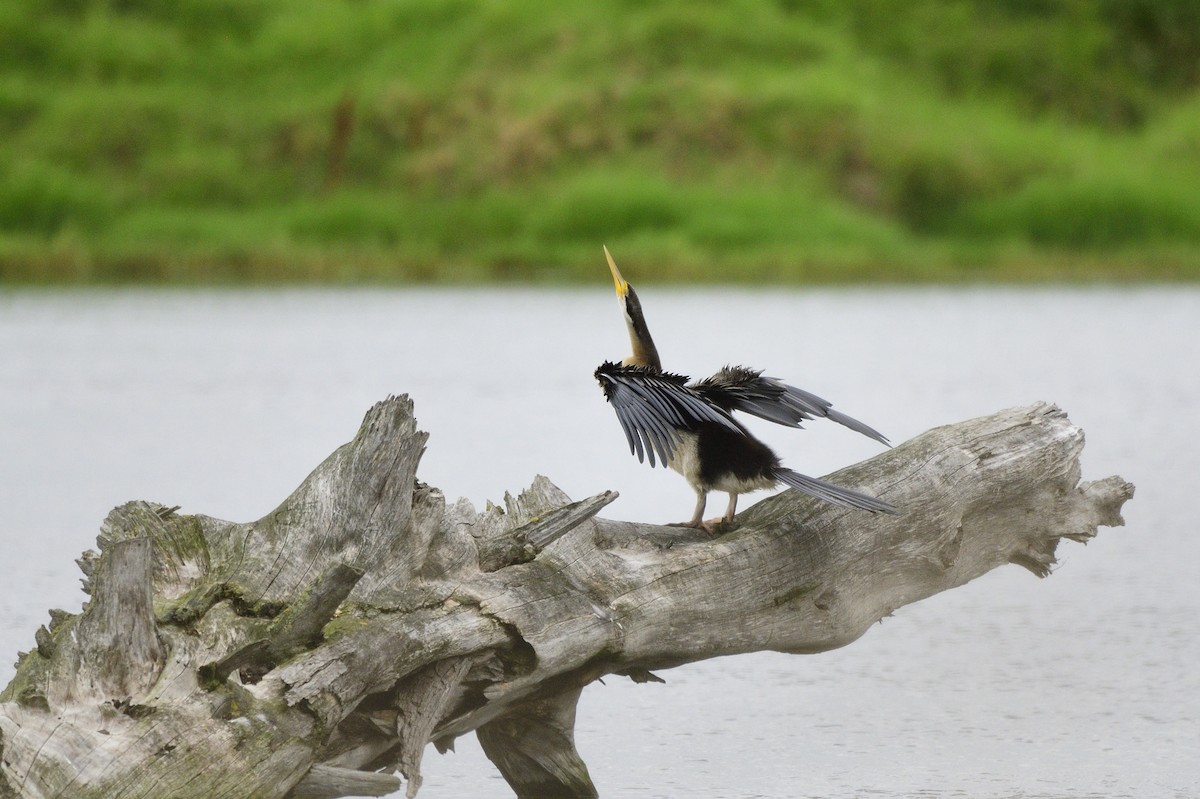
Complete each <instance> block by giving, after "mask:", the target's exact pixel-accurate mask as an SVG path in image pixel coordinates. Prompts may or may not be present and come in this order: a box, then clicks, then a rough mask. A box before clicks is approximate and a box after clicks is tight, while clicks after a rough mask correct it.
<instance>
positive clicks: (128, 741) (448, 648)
mask: <svg viewBox="0 0 1200 799" xmlns="http://www.w3.org/2000/svg"><path fill="white" fill-rule="evenodd" d="M425 441H426V435H425V434H424V433H422V432H419V431H418V430H417V427H416V422H415V420H414V417H413V413H412V403H411V402H410V401H409V400H408V398H407V397H399V398H391V399H388V400H387V401H385V402H382V403H380V404H378V405H376V406H375V407H374V408H372V409H371V410H370V411H369V412H368V413H367V415H366V418H365V420H364V421H363V424H362V427H361V428H360V429H359V431H358V434H357V435H356V436H355V437H354V440H353V441H351V442H349V443H348V444H346V445H344V446H343V447H341V448H340V449H338V450H337V451H336V452H334V453H333V454H332V455H331V456H330V457H329V458H328V459H326V461H325V462H324V463H322V464H321V465H320V466H319V467H317V469H316V470H315V471H314V472H313V473H312V474H311V475H310V476H309V477H308V478H307V479H306V480H305V481H304V483H303V484H302V485H301V486H300V487H299V488H298V489H297V490H296V491H295V493H293V494H292V495H291V496H290V497H288V498H287V499H286V500H284V502H283V504H281V505H280V506H279V507H278V509H276V510H275V511H274V512H272V513H270V514H268V515H267V516H265V517H264V518H262V519H259V520H258V521H255V522H250V523H247V524H236V523H232V522H226V521H221V520H218V519H213V518H210V517H207V516H201V515H183V514H180V513H178V512H177V509H176V508H168V507H165V506H162V505H157V504H154V503H150V502H131V503H128V504H126V505H122V506H121V507H118V508H116V509H115V510H113V511H112V513H111V514H110V515H109V516H108V518H107V519H106V520H105V521H104V524H103V526H102V529H101V533H100V536H99V539H98V540H99V551H98V552H88V553H85V554H84V556H83V557H82V558H81V559H80V560H79V565H80V567H81V568H82V569H83V572H84V574H85V580H84V588H85V591H87V593H88V594H90V600H89V602H88V603H87V605H86V606H85V608H84V610H83V611H82V613H80V614H70V613H66V612H63V611H51V612H50V616H51V619H50V623H49V625H48V626H46V627H43V628H42V629H40V630H38V633H37V636H36V644H37V646H36V649H35V650H34V651H32V652H30V653H27V654H22V655H21V656H20V660H19V662H18V664H17V673H16V676H15V677H14V679H13V681H12V682H11V684H10V685H9V686H8V687H7V688H6V689H5V690H4V692H3V693H0V797H4V798H5V799H7V798H8V797H22V799H34V798H35V797H36V798H37V799H44V798H48V797H62V798H64V799H65V798H66V797H70V799H86V798H87V797H110V798H111V797H174V798H175V799H186V798H187V797H204V799H210V798H211V797H225V798H226V799H233V798H234V797H254V798H255V799H264V798H270V797H294V798H296V799H300V798H302V797H305V798H315V797H337V796H347V795H369V796H370V795H375V796H378V795H384V794H387V793H390V792H393V791H396V790H399V789H400V788H401V787H403V783H402V781H401V779H400V777H399V776H398V775H403V777H404V778H405V780H406V781H407V793H408V795H409V796H412V795H414V794H415V793H416V792H417V789H418V788H419V787H420V784H421V771H420V766H421V756H422V753H423V752H424V750H425V748H426V745H427V744H428V743H430V742H432V743H433V744H434V745H435V746H436V747H438V748H439V749H440V750H443V751H444V750H445V749H446V748H447V747H449V746H451V744H452V742H453V741H454V739H455V737H456V736H459V735H462V734H464V733H467V732H470V731H474V732H475V733H476V734H477V735H478V737H479V740H480V743H481V744H482V746H483V750H484V752H485V753H486V754H487V756H488V757H489V758H490V759H491V760H492V762H493V763H495V765H496V766H497V768H499V769H500V771H501V772H502V773H503V775H504V776H505V778H506V779H507V780H508V782H509V783H510V784H511V785H512V787H513V789H514V791H515V792H516V793H517V794H518V796H520V797H593V796H596V789H595V788H594V787H593V785H592V782H591V779H590V778H589V776H588V771H587V768H586V766H585V765H584V763H583V761H582V760H581V759H580V756H579V754H578V753H577V752H576V750H575V746H574V742H573V727H574V717H575V705H576V702H577V700H578V698H579V695H580V691H581V690H582V688H583V687H584V686H585V685H587V684H588V683H589V682H591V681H593V680H595V679H597V678H599V677H601V676H604V675H608V674H617V675H624V676H628V677H630V678H632V679H634V680H639V681H644V680H652V679H656V677H655V675H654V674H653V671H654V670H657V669H664V668H669V667H671V666H675V665H678V664H681V663H686V662H690V661H696V660H701V659H703V658H711V657H715V656H718V655H730V654H735V653H741V652H754V651H759V650H775V651H780V652H792V653H813V652H821V651H824V650H828V649H832V648H834V647H840V646H844V645H846V644H848V643H850V642H852V641H854V640H855V639H857V638H858V637H859V636H860V635H862V634H863V633H864V632H865V631H866V630H867V629H868V628H869V627H870V626H871V625H872V624H873V623H874V622H875V621H877V620H879V619H880V618H882V617H884V616H886V615H888V614H889V613H891V612H892V611H893V610H895V609H896V608H898V607H900V606H901V605H904V604H906V603H909V602H914V601H916V600H919V599H921V598H923V597H928V596H930V595H932V594H935V593H938V592H939V591H945V590H946V589H949V588H953V587H955V586H958V585H962V584H963V583H965V582H967V581H968V580H971V579H973V578H975V577H978V576H980V575H982V574H984V573H985V572H987V571H989V570H991V569H994V568H996V567H997V566H1001V565H1003V564H1006V563H1016V564H1019V565H1021V566H1024V567H1026V568H1027V569H1029V570H1030V571H1032V572H1033V573H1034V574H1036V575H1038V576H1045V575H1046V574H1048V573H1049V571H1050V568H1051V566H1052V565H1053V564H1054V562H1055V548H1056V547H1057V546H1058V543H1059V540H1060V539H1062V538H1070V539H1073V540H1076V541H1086V540H1087V539H1089V538H1091V537H1092V536H1093V535H1095V533H1096V528H1097V526H1098V525H1119V524H1121V523H1122V519H1121V516H1120V510H1121V505H1122V503H1123V502H1124V501H1125V500H1127V499H1128V498H1129V497H1130V496H1132V493H1133V486H1131V485H1130V484H1128V483H1126V482H1125V481H1124V480H1122V479H1120V478H1119V477H1109V478H1107V479H1104V480H1101V481H1098V482H1091V483H1080V466H1079V454H1080V450H1081V449H1082V447H1083V432H1082V431H1081V430H1080V429H1079V428H1077V427H1075V426H1074V425H1073V424H1072V423H1071V422H1070V420H1069V419H1068V418H1067V417H1066V415H1065V414H1064V413H1063V412H1062V411H1060V410H1059V409H1058V408H1056V407H1054V406H1052V405H1048V404H1037V405H1034V406H1031V407H1028V408H1018V409H1013V410H1007V411H1002V412H1000V413H996V414H994V415H992V416H987V417H983V418H980V419H974V420H971V421H967V422H962V423H960V424H956V425H951V426H947V427H941V428H937V429H934V430H931V431H929V432H927V433H925V434H923V435H921V436H918V437H917V438H915V439H913V440H911V441H909V442H907V443H905V444H902V445H900V446H898V447H896V448H895V449H893V450H890V451H888V452H885V453H883V454H882V455H879V456H878V457H875V458H873V459H871V460H869V461H866V462H864V463H861V464H858V465H856V466H853V467H850V468H848V469H845V470H843V471H841V472H839V473H838V474H836V475H834V476H833V479H834V480H837V481H840V482H843V483H845V484H847V485H851V486H855V487H859V488H862V489H863V490H866V491H868V492H870V493H873V494H876V495H878V496H881V497H883V498H886V499H887V500H889V501H891V502H893V503H895V504H896V505H897V506H898V507H899V508H901V512H900V513H899V515H896V516H885V515H870V514H866V513H861V512H855V511H848V510H845V509H842V508H837V507H834V506H832V505H827V504H823V503H821V502H819V501H817V500H813V499H811V498H809V497H806V496H804V495H802V494H799V493H796V492H794V491H786V492H784V493H782V494H779V495H777V496H774V497H771V498H769V499H767V500H764V501H763V502H761V503H759V504H757V505H755V506H753V507H752V508H750V509H749V510H747V511H746V512H744V513H742V514H741V515H740V516H739V517H738V518H737V520H736V521H735V523H734V525H733V526H732V529H730V530H726V531H722V532H721V534H719V535H718V536H716V537H712V536H710V535H708V534H705V533H702V532H699V531H694V530H684V529H680V528H674V527H660V526H653V525H645V524H636V523H632V522H618V521H609V520H605V519H600V518H597V517H596V513H597V511H599V510H600V509H601V508H603V507H604V506H605V505H607V504H608V503H609V502H610V501H612V500H613V499H614V498H615V496H616V495H615V494H614V493H611V492H605V493H602V494H598V495H596V496H594V497H591V498H589V499H585V500H582V501H579V502H571V501H570V500H569V498H568V497H566V496H564V495H563V493H562V492H561V491H560V490H558V489H557V488H555V486H554V485H552V484H551V483H550V481H549V480H546V479H545V478H542V477H538V478H537V479H536V480H534V482H533V485H532V486H531V487H530V488H529V489H527V490H526V491H524V492H523V493H521V494H520V496H518V497H516V498H515V499H514V498H511V497H506V498H505V505H506V506H505V507H503V508H501V507H495V506H491V505H488V506H487V507H486V508H485V509H484V510H483V511H482V512H478V511H476V510H475V509H474V508H473V507H472V506H471V505H470V503H468V502H466V501H464V500H459V501H458V502H456V503H453V504H447V502H446V501H445V499H444V498H443V496H442V493H441V492H440V491H439V490H438V489H436V488H433V487H430V486H427V485H424V484H422V483H420V482H419V481H417V480H416V470H417V462H418V460H419V459H420V456H421V453H422V451H423V450H424V446H425Z"/></svg>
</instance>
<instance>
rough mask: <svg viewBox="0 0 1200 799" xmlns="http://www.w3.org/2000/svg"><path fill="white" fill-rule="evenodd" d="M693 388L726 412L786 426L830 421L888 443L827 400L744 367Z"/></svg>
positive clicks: (727, 369)
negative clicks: (814, 420)
mask: <svg viewBox="0 0 1200 799" xmlns="http://www.w3.org/2000/svg"><path fill="white" fill-rule="evenodd" d="M692 388H693V389H695V391H696V393H697V394H699V395H700V396H702V397H704V398H705V399H707V400H708V401H709V402H711V403H712V404H714V405H716V406H718V407H720V408H723V409H725V410H726V411H735V410H737V411H744V412H746V413H749V414H752V415H754V416H757V417H759V418H760V419H766V420H767V421H769V422H775V423H776V424H781V425H784V426H785V427H801V426H802V425H801V422H805V421H808V420H810V419H818V418H819V419H829V420H830V421H833V422H837V423H838V424H840V425H843V426H845V427H848V428H850V429H851V430H854V431H855V432H857V433H862V434H863V435H864V436H867V437H868V438H873V439H875V440H876V441H878V442H879V443H881V444H888V440H887V438H886V437H885V436H884V435H883V434H882V433H880V432H879V431H878V430H876V429H875V428H873V427H870V426H869V425H866V424H864V423H863V422H860V421H858V420H857V419H855V418H854V417H852V416H847V415H846V414H844V413H842V412H841V411H836V410H834V409H833V404H832V403H831V402H829V401H828V400H826V399H822V398H821V397H818V396H817V395H816V394H813V393H812V392H810V391H805V390H804V389H802V388H797V387H796V386H792V385H788V384H787V383H784V382H783V381H782V380H779V379H778V378H775V377H764V376H763V373H762V372H761V371H757V370H754V369H747V368H746V367H744V366H726V367H725V368H723V369H721V371H719V372H717V373H716V374H715V375H713V376H712V377H706V378H704V379H703V380H700V381H698V382H696V383H694V384H693V385H692ZM889 446H890V445H889Z"/></svg>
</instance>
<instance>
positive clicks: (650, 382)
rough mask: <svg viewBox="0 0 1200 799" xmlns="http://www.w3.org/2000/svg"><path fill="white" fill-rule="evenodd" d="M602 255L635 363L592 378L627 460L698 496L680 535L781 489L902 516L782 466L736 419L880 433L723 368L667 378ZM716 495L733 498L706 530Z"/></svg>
mask: <svg viewBox="0 0 1200 799" xmlns="http://www.w3.org/2000/svg"><path fill="white" fill-rule="evenodd" d="M604 255H605V257H606V258H607V259H608V268H609V269H610V270H612V276H613V282H614V283H615V284H616V287H617V298H618V300H619V302H620V304H621V308H622V310H624V312H625V324H626V326H627V327H628V328H629V340H630V343H631V344H632V345H633V354H632V355H630V356H629V357H628V358H626V359H625V360H623V361H622V362H621V363H619V364H618V363H612V362H609V361H605V362H604V363H603V364H601V365H600V366H599V367H598V368H597V369H596V379H597V380H598V381H600V385H601V387H602V388H603V389H604V396H605V398H606V399H607V400H608V402H609V403H610V404H611V405H612V407H613V410H614V411H616V414H617V420H618V421H619V422H620V423H621V427H622V428H623V429H624V431H625V437H626V438H627V439H628V440H629V451H630V452H631V453H632V454H635V455H637V457H638V460H639V461H643V460H644V459H645V458H647V457H648V458H649V459H650V465H651V466H654V465H655V456H656V455H657V458H658V461H659V462H661V463H663V464H664V465H666V466H668V467H670V468H671V469H674V470H675V471H677V472H679V473H680V474H681V475H683V476H684V478H685V479H687V481H688V483H690V484H691V486H692V488H693V489H694V490H695V492H696V509H695V511H694V512H693V513H692V518H691V519H690V520H689V521H687V522H683V523H682V525H681V526H684V527H699V528H702V529H705V530H711V527H710V525H711V524H715V523H721V522H726V523H728V522H731V521H732V520H733V516H734V513H735V512H736V511H737V499H738V495H739V494H744V493H746V492H748V491H757V490H759V489H764V488H773V487H775V486H777V485H779V484H781V483H782V484H784V485H788V486H791V487H792V488H795V489H798V490H800V491H803V492H804V493H805V494H810V495H812V496H814V497H817V498H818V499H822V500H825V501H826V502H831V503H833V504H834V505H841V506H844V507H850V508H860V509H862V510H866V511H870V512H872V513H876V512H883V513H895V512H896V509H895V507H894V506H892V505H891V504H889V503H887V502H884V501H883V500H881V499H877V498H875V497H872V496H870V495H868V494H864V493H861V492H859V491H855V490H853V489H850V488H845V487H843V486H838V485H834V484H833V483H829V482H826V481H825V480H818V479H817V478H815V477H809V476H807V475H803V474H800V473H799V472H794V471H792V470H791V469H788V468H786V467H784V466H783V465H782V464H781V463H780V461H779V458H778V456H776V454H775V453H774V452H772V451H771V448H770V447H768V446H767V445H766V444H764V443H763V442H761V441H759V440H758V439H757V438H755V437H754V436H753V435H751V434H750V431H748V430H747V429H746V428H745V427H744V426H743V425H742V424H741V423H740V422H738V420H737V419H735V418H734V417H733V411H743V412H745V413H749V414H751V415H753V416H757V417H759V418H761V419H766V420H768V421H771V422H776V423H777V424H781V425H784V426H786V427H797V428H798V427H800V426H801V422H804V421H808V420H810V419H815V418H824V419H830V420H832V421H834V422H837V423H838V424H842V425H845V426H846V427H849V428H850V429H851V430H855V431H857V432H859V433H862V434H863V435H865V436H869V437H870V438H873V439H875V440H876V441H878V442H880V443H882V444H885V445H886V444H888V440H887V439H886V438H884V436H883V435H882V434H880V433H879V432H878V431H877V430H875V429H873V428H871V427H868V426H867V425H865V424H863V423H862V422H860V421H858V420H857V419H853V418H851V417H849V416H847V415H846V414H844V413H841V412H839V411H835V410H834V409H833V408H832V407H831V406H830V403H828V402H827V401H825V400H823V399H821V398H820V397H818V396H816V395H815V394H810V393H809V392H807V391H805V390H803V389H800V388H796V387H795V386H789V385H788V384H786V383H784V382H782V381H781V380H777V379H776V378H773V377H764V376H763V374H762V372H761V371H757V370H754V369H748V368H746V367H744V366H726V367H724V368H723V369H721V370H720V371H719V372H717V373H716V374H715V375H713V376H712V377H706V378H704V379H703V380H696V381H692V382H688V380H689V378H687V377H684V376H683V375H677V374H672V373H670V372H664V371H663V368H662V362H661V361H660V360H659V357H658V350H657V349H656V348H655V346H654V340H653V339H652V338H650V330H649V328H648V327H647V326H646V317H645V316H644V315H643V313H642V304H641V302H640V301H639V300H638V296H637V292H635V291H634V290H633V286H631V285H629V282H628V281H626V280H625V279H624V278H623V277H621V273H620V272H619V271H617V265H616V263H615V262H614V261H613V258H612V255H611V254H610V253H609V251H608V248H607V247H605V248H604ZM710 491H726V492H728V493H729V507H728V508H727V509H726V511H725V516H724V517H723V518H721V519H712V520H710V521H708V522H705V521H704V520H703V517H704V507H705V504H706V503H707V500H708V492H710Z"/></svg>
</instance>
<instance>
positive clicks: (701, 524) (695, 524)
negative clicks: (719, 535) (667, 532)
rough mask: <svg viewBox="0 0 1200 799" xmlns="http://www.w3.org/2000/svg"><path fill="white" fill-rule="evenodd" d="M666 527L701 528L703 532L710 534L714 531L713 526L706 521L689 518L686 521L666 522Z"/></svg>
mask: <svg viewBox="0 0 1200 799" xmlns="http://www.w3.org/2000/svg"><path fill="white" fill-rule="evenodd" d="M714 521H719V520H714ZM667 527H688V528H690V529H692V530H703V531H704V532H706V533H710V534H711V533H713V532H714V530H713V528H712V527H711V526H710V525H709V523H708V522H706V521H700V520H698V519H691V520H689V521H686V522H674V523H672V524H668V525H667Z"/></svg>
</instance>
